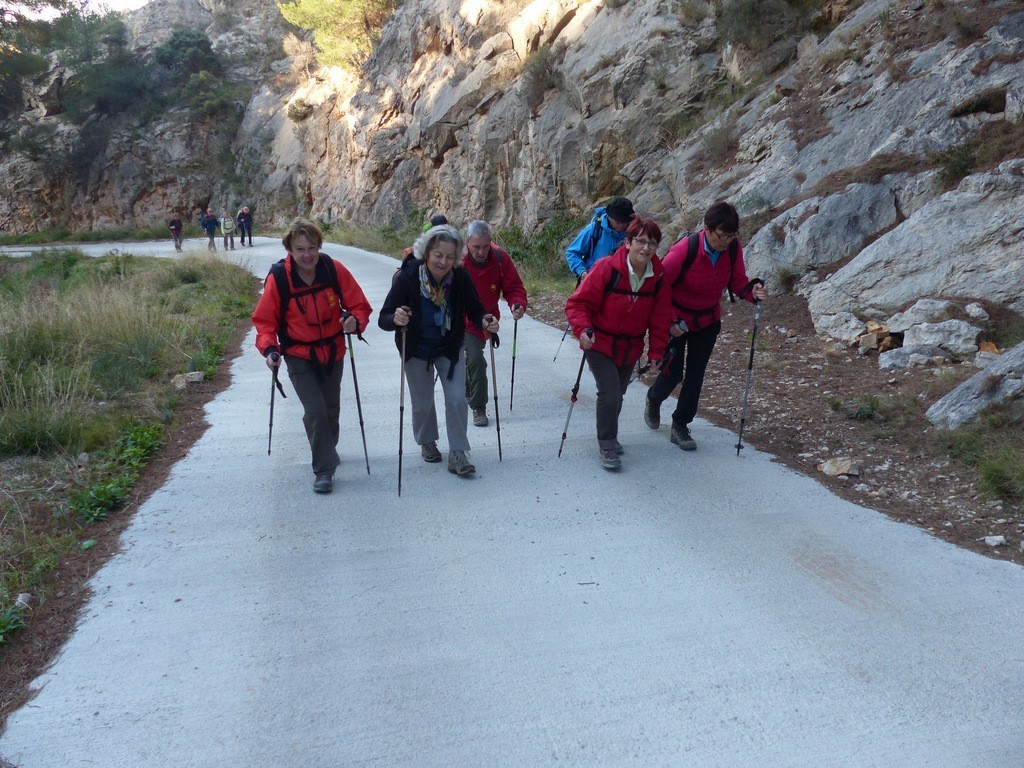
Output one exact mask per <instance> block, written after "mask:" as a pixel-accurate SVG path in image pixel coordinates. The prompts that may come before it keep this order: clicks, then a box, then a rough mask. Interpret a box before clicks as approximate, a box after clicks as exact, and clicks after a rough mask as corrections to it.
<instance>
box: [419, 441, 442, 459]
mask: <svg viewBox="0 0 1024 768" xmlns="http://www.w3.org/2000/svg"><path fill="white" fill-rule="evenodd" d="M420 455H422V456H423V460H424V461H425V462H427V463H428V464H437V463H438V462H439V461H440V460H441V452H440V451H439V450H437V443H434V442H431V443H427V444H426V445H423V446H421V447H420Z"/></svg>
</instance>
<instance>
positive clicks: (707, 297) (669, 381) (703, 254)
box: [644, 201, 765, 451]
mask: <svg viewBox="0 0 1024 768" xmlns="http://www.w3.org/2000/svg"><path fill="white" fill-rule="evenodd" d="M739 228H740V217H739V214H738V213H737V212H736V209H735V208H734V207H733V206H732V205H730V204H729V203H727V202H725V201H719V202H717V203H715V204H714V205H712V206H711V207H710V208H708V210H707V213H705V214H704V228H703V229H702V230H701V231H700V232H695V233H693V234H692V235H689V236H687V237H684V238H683V239H682V240H680V241H679V242H678V243H676V244H675V245H673V246H672V247H671V248H669V250H668V253H667V254H665V258H664V260H663V264H664V267H665V282H666V283H667V284H668V285H669V286H670V290H671V294H672V325H671V328H670V333H671V334H672V340H671V342H670V343H669V348H668V354H667V356H666V358H667V359H666V361H665V366H664V367H663V368H662V370H661V373H660V375H659V376H658V378H657V380H656V381H655V382H654V386H652V387H651V388H650V389H649V390H647V399H646V405H645V406H644V421H645V422H646V424H647V426H648V427H650V428H651V429H657V428H658V427H660V426H661V414H660V408H661V403H662V402H663V401H664V400H665V399H666V398H668V396H669V395H671V394H672V390H674V389H675V388H676V385H677V384H679V382H680V381H681V382H682V383H683V386H682V389H680V391H679V402H678V403H677V405H676V409H675V411H674V412H673V413H672V432H671V435H670V438H669V439H670V440H671V441H672V442H673V443H675V444H676V445H678V446H679V447H680V448H682V449H683V450H684V451H692V450H695V449H696V448H697V442H696V441H695V440H694V439H693V436H692V435H691V434H690V426H689V425H690V422H691V421H693V418H694V416H696V415H697V403H698V402H699V401H700V391H701V388H702V387H703V385H704V372H705V371H706V370H707V366H708V361H709V360H710V359H711V352H712V350H713V349H714V348H715V340H716V339H717V338H718V332H719V331H720V330H721V329H722V303H721V302H722V291H723V290H725V289H726V288H728V289H729V290H730V291H732V292H733V293H735V294H736V295H737V296H739V297H740V298H741V299H746V300H747V301H749V302H751V303H754V302H757V301H762V300H763V299H764V297H765V290H764V283H763V282H761V280H757V279H755V280H748V279H747V272H746V269H745V268H744V266H743V247H742V246H741V245H740V241H739V234H738V232H739Z"/></svg>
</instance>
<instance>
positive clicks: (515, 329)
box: [492, 304, 519, 461]
mask: <svg viewBox="0 0 1024 768" xmlns="http://www.w3.org/2000/svg"><path fill="white" fill-rule="evenodd" d="M516 306H519V305H518V304H517V305H516ZM517 336H519V321H518V320H513V321H512V383H511V384H509V385H508V409H509V410H510V411H511V410H512V398H513V397H515V394H516V337H517ZM492 366H493V363H492ZM494 413H495V414H497V413H498V406H497V405H495V406H494ZM495 418H497V416H495ZM499 461H500V459H499Z"/></svg>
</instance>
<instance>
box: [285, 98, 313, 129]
mask: <svg viewBox="0 0 1024 768" xmlns="http://www.w3.org/2000/svg"><path fill="white" fill-rule="evenodd" d="M312 114H313V105H312V104H310V103H309V102H307V101H306V100H305V99H296V100H295V101H293V102H292V103H291V104H289V105H288V119H289V120H294V121H295V122H296V123H301V122H302V121H303V120H305V119H306V118H308V117H309V116H310V115H312Z"/></svg>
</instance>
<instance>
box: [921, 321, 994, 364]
mask: <svg viewBox="0 0 1024 768" xmlns="http://www.w3.org/2000/svg"><path fill="white" fill-rule="evenodd" d="M980 334H981V330H980V329H979V328H975V327H974V326H973V325H971V324H970V323H968V322H965V321H963V320H946V321H944V322H941V323H921V324H919V325H913V326H911V327H910V328H908V329H907V331H906V333H904V334H903V346H905V347H939V348H940V349H943V350H945V351H946V352H949V353H950V354H952V355H955V356H958V357H964V356H967V355H971V356H973V355H974V353H975V352H977V351H978V336H979V335H980Z"/></svg>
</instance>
